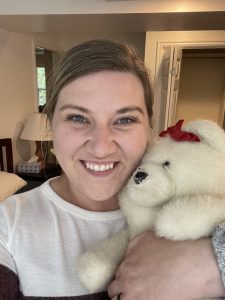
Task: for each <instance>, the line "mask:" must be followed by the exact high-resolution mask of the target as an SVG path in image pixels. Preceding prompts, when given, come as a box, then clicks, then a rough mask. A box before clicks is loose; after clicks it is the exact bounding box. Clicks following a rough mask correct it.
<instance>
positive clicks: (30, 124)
mask: <svg viewBox="0 0 225 300" xmlns="http://www.w3.org/2000/svg"><path fill="white" fill-rule="evenodd" d="M20 138H21V139H23V140H30V141H51V140H52V131H51V126H50V122H49V120H48V118H47V115H46V114H44V113H36V112H34V113H32V114H31V115H30V117H29V118H28V120H27V123H26V125H25V127H24V129H23V131H22V134H21V136H20Z"/></svg>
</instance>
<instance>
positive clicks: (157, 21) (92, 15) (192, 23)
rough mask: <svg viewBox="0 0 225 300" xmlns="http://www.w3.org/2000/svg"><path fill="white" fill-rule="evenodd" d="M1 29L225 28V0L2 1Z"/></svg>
mask: <svg viewBox="0 0 225 300" xmlns="http://www.w3.org/2000/svg"><path fill="white" fill-rule="evenodd" d="M0 12H1V14H0V28H4V29H7V30H10V31H15V32H27V33H31V32H32V33H34V32H35V33H60V34H64V33H77V34H84V33H90V32H92V33H105V32H107V33H113V32H121V33H123V32H143V31H155V30H220V29H225V0H214V1H212V0H204V1H203V0H189V1H182V0H120V1H118V0H45V1H36V0H20V1H18V0H0Z"/></svg>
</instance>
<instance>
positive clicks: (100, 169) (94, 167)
mask: <svg viewBox="0 0 225 300" xmlns="http://www.w3.org/2000/svg"><path fill="white" fill-rule="evenodd" d="M84 164H85V166H86V168H87V169H90V170H92V171H95V172H104V171H107V170H110V169H113V166H114V164H113V163H111V164H106V165H104V164H101V165H97V164H92V163H88V162H85V163H84Z"/></svg>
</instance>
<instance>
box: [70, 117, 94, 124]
mask: <svg viewBox="0 0 225 300" xmlns="http://www.w3.org/2000/svg"><path fill="white" fill-rule="evenodd" d="M67 120H68V121H72V122H75V123H80V124H86V123H89V122H88V120H87V118H85V117H84V116H82V115H70V116H68V117H67Z"/></svg>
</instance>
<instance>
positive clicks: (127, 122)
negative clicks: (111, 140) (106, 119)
mask: <svg viewBox="0 0 225 300" xmlns="http://www.w3.org/2000/svg"><path fill="white" fill-rule="evenodd" d="M135 122H136V119H135V118H133V117H123V118H120V119H118V120H117V121H116V122H115V124H116V125H122V126H127V125H131V124H133V123H135Z"/></svg>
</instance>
